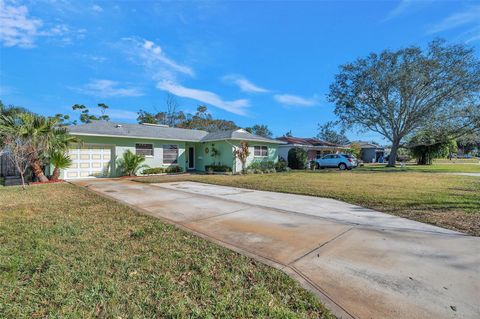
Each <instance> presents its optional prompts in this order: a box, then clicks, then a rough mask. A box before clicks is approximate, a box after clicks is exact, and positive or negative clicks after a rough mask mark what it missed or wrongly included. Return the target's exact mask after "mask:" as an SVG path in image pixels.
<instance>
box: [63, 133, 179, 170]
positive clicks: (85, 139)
mask: <svg viewBox="0 0 480 319" xmlns="http://www.w3.org/2000/svg"><path fill="white" fill-rule="evenodd" d="M79 138H80V139H81V141H82V143H83V144H98V145H111V146H112V147H113V154H112V171H111V176H117V175H118V174H117V172H116V167H115V162H116V161H117V160H118V159H119V158H121V157H122V155H123V153H124V152H126V151H127V150H130V151H132V152H133V153H134V154H135V144H136V143H141V144H153V156H147V157H146V158H145V162H144V163H145V164H146V165H148V166H150V167H168V166H172V165H178V166H180V167H181V168H182V170H185V163H186V162H185V159H186V153H185V142H180V141H167V140H155V139H142V138H138V139H137V138H122V137H103V136H79ZM167 144H174V145H178V163H177V164H164V163H163V145H167ZM62 177H63V173H62Z"/></svg>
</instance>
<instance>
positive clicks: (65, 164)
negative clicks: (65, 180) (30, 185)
mask: <svg viewBox="0 0 480 319" xmlns="http://www.w3.org/2000/svg"><path fill="white" fill-rule="evenodd" d="M50 164H52V165H53V166H54V167H55V168H54V169H53V174H52V177H51V178H50V180H52V181H57V180H58V177H60V169H66V168H69V167H70V165H72V160H71V159H70V157H69V156H68V155H67V154H66V153H65V152H63V151H60V150H55V151H52V152H51V153H50Z"/></svg>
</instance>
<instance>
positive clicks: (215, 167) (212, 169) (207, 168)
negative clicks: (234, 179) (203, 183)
mask: <svg viewBox="0 0 480 319" xmlns="http://www.w3.org/2000/svg"><path fill="white" fill-rule="evenodd" d="M205 171H207V172H231V171H232V169H231V168H230V166H227V165H217V164H213V165H205Z"/></svg>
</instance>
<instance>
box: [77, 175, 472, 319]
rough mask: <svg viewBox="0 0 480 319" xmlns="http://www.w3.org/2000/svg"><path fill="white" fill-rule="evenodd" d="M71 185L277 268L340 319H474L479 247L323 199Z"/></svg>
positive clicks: (198, 187)
mask: <svg viewBox="0 0 480 319" xmlns="http://www.w3.org/2000/svg"><path fill="white" fill-rule="evenodd" d="M76 183H77V184H79V185H81V186H86V187H88V188H89V189H91V190H93V191H95V192H98V193H101V194H103V195H106V196H109V197H112V198H114V199H117V200H119V201H121V202H124V203H126V204H129V205H130V206H133V207H136V208H138V209H140V210H142V211H143V212H146V213H148V214H150V215H152V216H156V217H158V218H161V219H163V220H166V221H169V222H171V223H175V224H176V225H178V226H179V227H181V228H184V229H187V230H189V231H192V232H194V233H196V234H198V235H200V236H202V237H205V238H208V239H210V240H212V241H214V242H217V243H219V244H222V245H224V246H226V247H228V248H230V249H233V250H235V251H238V252H241V253H243V254H246V255H248V256H251V257H254V258H257V259H259V260H261V261H263V262H265V263H267V264H270V265H272V266H275V267H277V268H279V269H282V270H283V271H285V272H286V273H288V274H290V275H291V276H292V277H294V278H296V279H297V280H299V281H300V282H301V283H302V284H303V285H304V286H305V287H306V288H309V289H311V290H312V291H314V292H315V293H316V294H317V295H318V296H319V297H320V298H321V300H322V301H323V302H324V303H325V304H326V306H327V307H328V308H329V309H331V310H332V311H333V312H334V314H336V315H337V316H338V317H341V318H480V302H479V301H480V238H477V237H471V236H465V235H463V234H460V233H457V232H454V231H450V230H446V229H442V228H438V227H434V226H430V225H426V224H422V223H418V222H415V221H410V220H407V219H402V218H398V217H394V216H390V215H387V214H383V213H380V212H376V211H372V210H369V209H365V208H362V207H358V206H354V205H350V204H347V203H344V202H340V201H336V200H331V199H325V198H316V197H309V196H300V195H291V194H280V193H273V192H262V191H253V190H246V189H241V188H232V187H223V186H214V185H206V184H200V183H193V182H181V183H180V182H179V183H162V184H150V185H149V184H142V183H138V182H132V181H128V180H124V179H117V180H112V179H110V180H104V179H97V180H88V181H79V182H76Z"/></svg>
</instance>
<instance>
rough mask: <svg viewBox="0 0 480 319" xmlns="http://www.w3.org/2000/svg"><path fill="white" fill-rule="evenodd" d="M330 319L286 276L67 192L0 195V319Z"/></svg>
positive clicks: (49, 189) (37, 189)
mask: <svg viewBox="0 0 480 319" xmlns="http://www.w3.org/2000/svg"><path fill="white" fill-rule="evenodd" d="M93 317H95V318H257V317H263V318H297V317H298V318H318V317H321V318H332V316H331V315H330V314H329V312H328V311H327V310H325V309H324V308H323V306H322V305H321V304H320V302H319V301H318V300H317V298H316V297H315V296H313V295H312V294H311V293H309V292H307V291H305V290H304V289H302V288H301V287H300V285H299V284H298V283H297V282H296V281H294V280H293V279H291V278H290V277H288V276H287V275H285V274H284V273H283V272H281V271H278V270H276V269H273V268H271V267H268V266H265V265H263V264H261V263H258V262H256V261H255V260H252V259H250V258H247V257H244V256H242V255H239V254H237V253H234V252H232V251H230V250H227V249H225V248H222V247H220V246H218V245H215V244H212V243H210V242H208V241H206V240H203V239H201V238H198V237H196V236H194V235H191V234H189V233H187V232H185V231H182V230H179V229H177V228H175V227H173V226H171V225H167V224H164V223H162V222H161V221H160V220H158V219H155V218H153V217H149V216H144V215H141V214H139V213H137V212H135V211H134V210H132V209H130V208H128V207H126V206H123V205H121V204H119V203H117V202H114V201H112V200H108V199H105V198H103V197H100V196H98V195H95V194H93V193H90V192H88V191H86V190H84V189H82V188H78V187H76V186H73V185H69V184H51V185H39V186H31V187H28V188H27V190H25V191H22V190H21V189H20V188H18V187H4V188H2V189H1V190H0V318H93Z"/></svg>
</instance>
